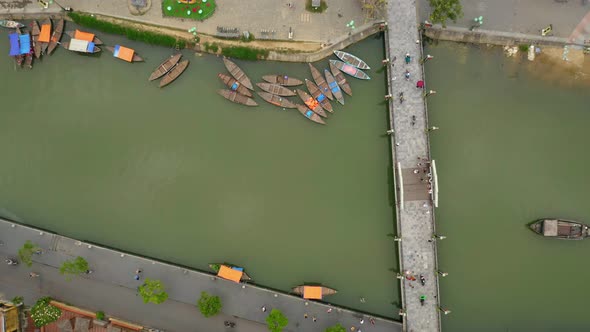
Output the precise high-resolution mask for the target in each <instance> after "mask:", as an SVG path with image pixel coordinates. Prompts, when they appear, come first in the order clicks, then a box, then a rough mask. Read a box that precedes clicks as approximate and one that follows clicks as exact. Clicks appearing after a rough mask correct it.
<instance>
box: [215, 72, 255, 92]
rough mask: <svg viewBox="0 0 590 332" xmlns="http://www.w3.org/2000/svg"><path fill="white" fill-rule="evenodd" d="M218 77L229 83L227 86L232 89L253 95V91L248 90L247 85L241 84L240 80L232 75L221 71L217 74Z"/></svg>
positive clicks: (224, 82) (226, 83)
mask: <svg viewBox="0 0 590 332" xmlns="http://www.w3.org/2000/svg"><path fill="white" fill-rule="evenodd" d="M217 77H219V79H220V80H221V81H222V82H223V84H225V85H227V87H228V88H229V89H230V90H232V91H236V92H237V93H239V94H242V95H244V96H246V97H252V93H251V92H250V90H248V89H247V88H246V87H245V86H243V85H242V84H240V82H238V81H237V80H236V79H235V78H233V77H232V76H229V75H226V74H222V73H219V74H217Z"/></svg>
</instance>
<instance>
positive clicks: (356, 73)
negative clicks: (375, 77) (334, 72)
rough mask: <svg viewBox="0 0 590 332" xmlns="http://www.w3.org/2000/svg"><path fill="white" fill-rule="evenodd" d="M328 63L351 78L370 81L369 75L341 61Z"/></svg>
mask: <svg viewBox="0 0 590 332" xmlns="http://www.w3.org/2000/svg"><path fill="white" fill-rule="evenodd" d="M330 63H331V64H333V65H334V66H335V67H336V68H338V69H340V71H342V72H344V73H345V74H347V75H350V76H352V77H355V78H358V79H361V80H370V79H371V78H370V77H369V75H367V74H366V73H365V72H364V71H362V70H360V69H358V68H356V67H354V66H351V65H349V64H346V63H344V62H342V61H338V60H330Z"/></svg>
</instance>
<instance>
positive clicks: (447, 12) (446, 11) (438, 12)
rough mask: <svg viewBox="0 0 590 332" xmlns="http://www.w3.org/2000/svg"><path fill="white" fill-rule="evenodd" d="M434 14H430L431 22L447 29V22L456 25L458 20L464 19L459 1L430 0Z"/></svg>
mask: <svg viewBox="0 0 590 332" xmlns="http://www.w3.org/2000/svg"><path fill="white" fill-rule="evenodd" d="M429 2H430V8H431V9H432V13H431V14H430V21H432V23H440V24H442V26H443V27H445V28H446V26H447V25H446V23H447V20H451V21H453V22H454V23H456V22H457V19H458V18H460V17H463V7H462V6H461V3H460V2H459V0H429Z"/></svg>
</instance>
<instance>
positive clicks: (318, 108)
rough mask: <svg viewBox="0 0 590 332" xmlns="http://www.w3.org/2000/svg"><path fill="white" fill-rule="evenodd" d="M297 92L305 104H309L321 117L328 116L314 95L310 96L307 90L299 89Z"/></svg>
mask: <svg viewBox="0 0 590 332" xmlns="http://www.w3.org/2000/svg"><path fill="white" fill-rule="evenodd" d="M297 94H298V95H299V98H301V100H302V101H303V103H304V104H305V106H307V107H308V108H309V109H310V110H312V111H314V112H316V113H317V114H318V115H319V116H321V117H324V118H327V117H328V115H327V114H326V112H324V109H323V108H322V106H321V105H320V103H319V102H318V101H317V100H315V99H314V98H313V97H312V96H310V95H309V94H308V93H307V92H305V91H303V90H299V89H297Z"/></svg>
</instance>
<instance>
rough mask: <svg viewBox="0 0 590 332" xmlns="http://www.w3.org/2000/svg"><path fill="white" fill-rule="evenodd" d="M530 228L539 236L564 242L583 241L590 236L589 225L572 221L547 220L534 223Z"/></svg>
mask: <svg viewBox="0 0 590 332" xmlns="http://www.w3.org/2000/svg"><path fill="white" fill-rule="evenodd" d="M529 227H530V229H531V230H532V231H533V232H535V233H537V234H539V235H542V236H545V237H552V238H556V239H562V240H583V239H585V238H587V237H588V236H590V229H589V228H588V225H585V224H582V223H579V222H577V221H572V220H565V219H556V218H545V219H539V220H537V221H535V222H533V223H532V224H530V225H529Z"/></svg>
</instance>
